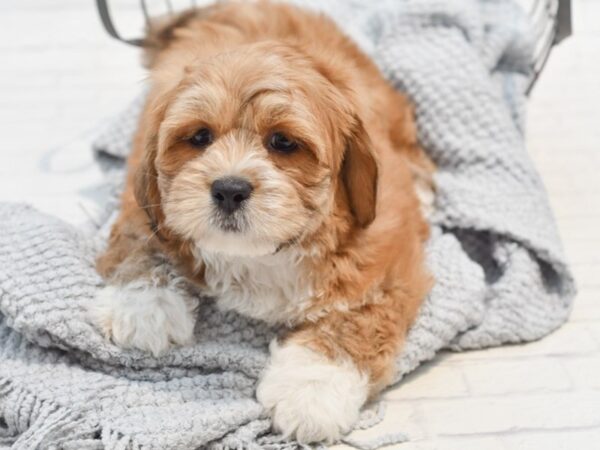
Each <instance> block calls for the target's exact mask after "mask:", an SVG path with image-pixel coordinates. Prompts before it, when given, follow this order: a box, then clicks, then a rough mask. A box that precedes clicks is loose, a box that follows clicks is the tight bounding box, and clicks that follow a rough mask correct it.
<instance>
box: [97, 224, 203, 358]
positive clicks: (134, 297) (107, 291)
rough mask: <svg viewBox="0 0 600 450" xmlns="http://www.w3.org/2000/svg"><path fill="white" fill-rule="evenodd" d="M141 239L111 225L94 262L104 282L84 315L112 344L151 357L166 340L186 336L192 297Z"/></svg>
mask: <svg viewBox="0 0 600 450" xmlns="http://www.w3.org/2000/svg"><path fill="white" fill-rule="evenodd" d="M147 241H148V238H147V237H139V239H138V238H136V237H135V235H134V234H132V233H124V232H123V229H122V228H121V225H120V224H117V225H116V226H115V228H114V229H113V234H112V236H111V241H110V244H109V248H108V250H107V251H106V253H104V254H103V255H102V256H101V257H100V258H99V260H98V264H97V266H98V269H99V271H100V273H102V274H103V275H104V276H105V279H106V281H107V285H106V287H104V288H103V289H101V290H100V291H99V292H98V294H97V296H96V299H95V301H94V302H93V303H92V304H91V305H90V307H89V315H90V319H91V321H92V322H93V323H94V324H95V325H96V326H97V327H98V328H99V329H100V331H101V332H102V333H103V334H104V335H105V336H106V337H107V338H109V339H111V340H112V341H113V342H114V343H115V344H116V345H118V346H120V347H123V348H138V349H140V350H144V351H148V352H151V353H152V354H153V355H155V356H157V355H160V354H161V353H163V352H164V351H165V350H167V349H168V348H169V346H171V345H172V344H176V345H184V344H187V343H189V342H190V341H191V340H192V337H193V331H194V324H195V320H196V318H195V309H196V307H197V300H195V299H194V298H193V297H192V296H190V295H189V293H188V292H187V290H186V288H185V286H184V284H183V283H182V280H181V278H178V277H177V276H175V275H174V273H173V271H172V268H171V267H170V265H169V264H168V262H167V261H166V260H165V258H164V257H161V256H159V254H157V253H156V252H154V251H153V250H152V249H151V247H150V246H149V245H146V242H147Z"/></svg>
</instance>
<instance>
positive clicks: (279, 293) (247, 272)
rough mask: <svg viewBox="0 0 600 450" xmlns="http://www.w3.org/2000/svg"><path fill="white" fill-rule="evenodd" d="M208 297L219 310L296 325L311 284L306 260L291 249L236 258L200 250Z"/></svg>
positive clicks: (311, 293) (305, 303)
mask: <svg viewBox="0 0 600 450" xmlns="http://www.w3.org/2000/svg"><path fill="white" fill-rule="evenodd" d="M197 257H199V258H201V259H202V261H203V262H204V264H205V272H204V279H205V283H206V285H207V287H208V294H209V295H210V296H213V297H215V299H216V300H217V305H218V306H219V308H221V309H224V310H234V311H237V312H239V313H240V314H243V315H245V316H248V317H252V318H255V319H260V320H264V321H265V322H268V323H271V324H278V323H291V322H294V321H295V320H296V319H297V317H298V316H299V314H300V313H301V312H302V311H303V310H304V309H305V308H306V307H307V306H308V302H309V300H310V299H311V297H312V295H313V289H312V284H311V282H310V277H309V276H308V271H307V269H306V264H304V261H303V258H302V257H301V256H300V255H298V253H296V252H295V251H293V250H291V249H284V250H282V251H280V252H278V253H276V254H274V255H267V256H259V257H237V256H235V257H234V256H228V255H223V254H218V253H206V252H202V251H199V252H198V255H197Z"/></svg>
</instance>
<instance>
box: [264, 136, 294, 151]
mask: <svg viewBox="0 0 600 450" xmlns="http://www.w3.org/2000/svg"><path fill="white" fill-rule="evenodd" d="M269 147H270V148H271V149H272V150H276V151H278V152H282V153H292V152H293V151H294V150H296V149H297V148H298V143H297V142H296V141H294V140H292V139H290V138H288V137H287V136H286V135H285V134H283V133H273V134H272V135H271V137H270V138H269Z"/></svg>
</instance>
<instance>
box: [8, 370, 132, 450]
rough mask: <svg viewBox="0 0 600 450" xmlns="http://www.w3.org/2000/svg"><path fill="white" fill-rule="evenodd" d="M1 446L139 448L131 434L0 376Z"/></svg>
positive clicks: (29, 449) (24, 448) (26, 448)
mask: <svg viewBox="0 0 600 450" xmlns="http://www.w3.org/2000/svg"><path fill="white" fill-rule="evenodd" d="M0 445H2V446H11V447H10V448H11V449H13V450H34V449H56V448H60V449H64V450H100V449H102V450H104V449H106V450H140V447H139V445H137V444H135V443H134V442H133V440H132V439H131V437H129V436H124V435H123V434H122V433H118V432H115V431H112V430H106V429H104V430H102V429H101V427H100V425H99V423H98V422H97V421H96V420H92V419H90V418H89V417H86V416H85V415H83V414H81V413H75V412H74V411H72V410H70V409H68V408H65V407H64V406H62V405H59V404H57V403H55V402H53V401H51V400H47V399H42V398H40V397H38V396H37V395H36V394H33V393H32V392H29V391H28V390H26V389H24V388H22V387H19V386H15V384H14V383H12V382H11V381H10V380H7V379H5V378H2V377H0Z"/></svg>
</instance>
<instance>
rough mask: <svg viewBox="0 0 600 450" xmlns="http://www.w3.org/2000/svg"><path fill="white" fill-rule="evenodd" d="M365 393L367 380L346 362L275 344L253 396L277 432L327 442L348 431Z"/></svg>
mask: <svg viewBox="0 0 600 450" xmlns="http://www.w3.org/2000/svg"><path fill="white" fill-rule="evenodd" d="M368 394H369V380H368V377H367V376H366V375H365V374H364V373H361V372H360V371H359V370H358V369H357V368H356V367H355V366H354V363H353V362H352V361H351V360H348V359H339V360H337V361H335V362H333V361H330V360H329V359H327V358H325V357H324V356H323V355H321V354H319V353H316V352H314V351H312V350H310V349H308V348H306V347H305V346H302V345H297V344H284V345H283V346H280V345H278V344H277V342H273V343H272V344H271V361H270V363H269V365H268V366H267V368H266V369H265V371H264V373H263V376H262V378H261V381H260V384H259V386H258V389H257V391H256V396H257V398H258V400H259V401H260V402H261V403H262V404H263V405H264V406H265V408H267V409H268V410H269V411H270V412H271V415H272V417H273V425H274V427H275V429H276V430H277V431H279V432H281V433H282V434H283V435H285V436H292V435H294V436H295V437H296V438H297V439H298V440H299V441H301V442H313V441H327V442H329V443H332V442H334V441H335V439H337V438H338V437H339V433H340V431H341V432H346V431H349V430H350V429H351V428H352V425H353V424H354V423H355V422H356V420H357V419H358V414H359V411H360V408H361V406H362V405H363V403H364V402H365V401H366V399H367V397H368Z"/></svg>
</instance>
